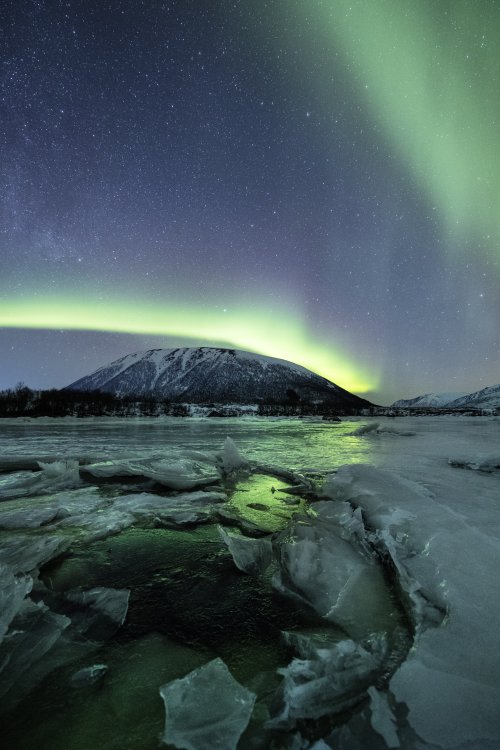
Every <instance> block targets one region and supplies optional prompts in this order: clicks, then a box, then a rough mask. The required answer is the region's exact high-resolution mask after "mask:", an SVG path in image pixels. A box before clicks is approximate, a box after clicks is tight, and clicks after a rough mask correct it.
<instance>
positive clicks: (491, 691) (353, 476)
mask: <svg viewBox="0 0 500 750" xmlns="http://www.w3.org/2000/svg"><path fill="white" fill-rule="evenodd" d="M484 479H485V481H487V482H489V481H490V478H489V477H484ZM438 489H439V491H445V490H443V489H441V486H440V485H438ZM325 491H327V492H329V494H330V496H331V497H334V498H337V499H342V500H348V501H349V502H351V503H353V504H354V505H355V506H359V507H361V508H362V510H363V516H364V518H365V522H366V525H367V526H368V527H369V528H370V529H371V530H372V540H373V542H374V543H375V544H377V543H378V544H379V545H380V549H381V550H383V549H385V551H386V552H387V554H388V555H389V557H390V558H391V559H392V562H393V564H394V566H395V568H396V570H397V571H398V576H399V579H400V582H401V585H402V587H403V588H406V590H407V592H408V595H409V597H410V602H411V605H412V609H413V614H414V618H415V624H416V628H417V630H416V639H415V643H414V647H413V649H412V650H411V652H410V654H409V656H408V658H407V659H406V660H405V661H404V662H403V664H401V666H400V667H399V668H398V669H397V671H396V672H395V673H394V675H393V677H392V678H391V681H390V689H391V691H392V693H393V694H394V696H395V698H396V700H397V701H399V702H401V703H405V704H406V705H407V710H408V722H409V724H410V726H411V727H412V728H413V730H414V731H415V733H416V734H417V735H418V736H420V737H421V738H422V740H423V741H424V742H426V743H428V744H431V745H436V746H438V747H441V748H455V747H456V746H459V745H460V744H461V743H464V744H466V743H467V742H468V743H472V744H474V743H479V744H481V743H483V744H484V746H485V747H487V743H488V742H493V741H497V742H499V741H500V714H499V712H498V706H499V705H500V685H499V682H498V674H499V673H500V631H499V629H498V628H497V627H496V626H495V624H496V623H497V622H500V597H499V596H498V595H497V594H496V592H498V575H497V571H498V560H499V559H500V541H499V540H498V539H497V538H495V537H493V536H491V535H489V534H488V533H487V530H486V531H485V532H482V531H481V530H480V529H478V528H476V527H475V525H474V514H473V512H472V513H471V511H470V508H469V506H470V503H473V502H474V498H472V497H471V498H469V499H468V503H467V505H466V506H465V509H464V510H467V515H466V513H465V512H464V513H462V512H459V511H460V510H461V507H460V505H456V508H457V509H456V510H455V509H453V508H452V507H449V506H448V504H444V503H443V502H439V499H437V498H435V497H434V495H433V493H432V492H430V491H429V490H427V489H426V488H425V487H423V486H421V485H420V484H418V483H416V482H412V481H410V480H407V479H404V478H402V477H401V476H398V474H396V473H395V472H391V471H387V470H382V469H376V468H374V467H371V466H364V465H353V466H345V467H343V468H342V469H341V470H339V472H338V473H337V474H336V475H335V477H331V478H330V480H329V482H328V483H327V485H326V488H325ZM446 500H447V501H448V498H446ZM469 515H470V520H469ZM439 611H441V613H442V614H441V617H440V618H437V619H436V618H435V617H434V619H433V613H434V614H435V613H436V612H439ZM485 612H487V616H485ZM444 613H446V617H445V619H444V620H443V614H444ZM441 621H442V624H440V623H441ZM433 625H434V626H437V627H433ZM476 644H477V645H478V647H477V648H476ZM479 645H480V647H479Z"/></svg>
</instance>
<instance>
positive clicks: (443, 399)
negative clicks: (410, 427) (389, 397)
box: [391, 392, 466, 409]
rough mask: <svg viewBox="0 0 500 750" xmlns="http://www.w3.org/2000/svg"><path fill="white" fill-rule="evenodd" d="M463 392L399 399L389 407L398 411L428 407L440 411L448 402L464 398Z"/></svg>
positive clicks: (428, 394)
mask: <svg viewBox="0 0 500 750" xmlns="http://www.w3.org/2000/svg"><path fill="white" fill-rule="evenodd" d="M465 395H466V394H465V393H464V392H461V393H424V395H423V396H415V398H400V399H399V401H395V402H394V403H393V404H391V406H394V407H396V408H400V409H420V408H426V407H430V408H433V409H442V408H443V407H444V406H447V405H448V404H449V403H450V401H454V400H455V399H457V398H461V397H462V396H465Z"/></svg>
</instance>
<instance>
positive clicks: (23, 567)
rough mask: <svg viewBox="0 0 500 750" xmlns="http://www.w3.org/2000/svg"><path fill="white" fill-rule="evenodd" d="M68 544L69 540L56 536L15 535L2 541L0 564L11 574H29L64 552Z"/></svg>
mask: <svg viewBox="0 0 500 750" xmlns="http://www.w3.org/2000/svg"><path fill="white" fill-rule="evenodd" d="M70 544H71V541H70V539H68V538H67V537H65V536H62V535H58V534H44V535H36V536H35V535H30V534H16V535H15V536H12V537H9V538H6V539H3V540H2V545H1V546H0V563H4V564H6V565H7V566H8V567H10V568H11V570H12V572H13V573H29V572H30V571H32V570H35V569H37V568H39V567H40V566H41V565H43V564H45V563H46V562H48V561H49V560H52V559H53V558H54V557H57V556H58V555H60V554H62V553H63V552H65V551H66V550H67V549H68V548H69V546H70Z"/></svg>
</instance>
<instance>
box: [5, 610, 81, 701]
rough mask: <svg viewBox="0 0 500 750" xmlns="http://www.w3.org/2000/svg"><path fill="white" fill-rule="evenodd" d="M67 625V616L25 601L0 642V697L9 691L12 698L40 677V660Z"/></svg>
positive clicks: (68, 621)
mask: <svg viewBox="0 0 500 750" xmlns="http://www.w3.org/2000/svg"><path fill="white" fill-rule="evenodd" d="M69 625H70V620H69V618H68V617H66V616H64V615H59V614H56V613H54V612H51V611H50V610H49V609H48V607H47V606H46V605H45V604H44V603H43V602H39V603H38V604H35V603H33V602H32V601H31V600H30V599H25V600H24V602H23V604H22V606H21V608H20V609H19V611H18V613H17V615H16V617H15V619H14V621H13V624H12V628H11V632H9V634H8V637H6V638H4V641H3V643H2V644H1V645H0V698H1V697H3V696H6V695H7V694H9V700H14V699H15V697H16V693H22V692H24V691H25V690H26V689H29V688H30V687H32V686H33V684H36V682H37V681H38V679H41V677H40V674H39V671H38V667H39V665H40V663H41V662H42V661H43V660H44V658H45V657H46V654H47V653H48V652H49V651H51V649H52V648H53V647H54V645H55V644H56V643H57V641H58V640H59V638H60V636H61V633H62V632H63V631H64V630H65V629H66V628H67V627H68V626H69ZM41 676H42V677H43V671H42V674H41ZM0 703H1V701H0Z"/></svg>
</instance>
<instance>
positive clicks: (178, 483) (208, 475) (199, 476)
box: [84, 458, 220, 490]
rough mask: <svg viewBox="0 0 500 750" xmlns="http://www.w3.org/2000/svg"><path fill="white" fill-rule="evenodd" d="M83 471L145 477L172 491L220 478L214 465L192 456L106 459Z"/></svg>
mask: <svg viewBox="0 0 500 750" xmlns="http://www.w3.org/2000/svg"><path fill="white" fill-rule="evenodd" d="M84 471H85V472H87V473H89V474H91V475H92V476H94V477H97V478H111V477H123V476H127V477H131V476H136V477H145V478H146V479H151V480H153V481H155V482H158V484H162V485H164V486H165V487H169V488H170V489H173V490H187V489H192V488H194V487H199V486H205V485H208V484H211V483H213V482H217V481H218V480H219V478H220V477H219V474H218V472H217V471H216V470H215V468H214V467H213V466H211V465H209V464H207V463H206V462H204V463H202V462H200V461H195V460H193V459H189V458H173V459H168V458H158V459H149V460H120V461H103V462H101V463H96V464H89V465H87V466H85V468H84Z"/></svg>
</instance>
